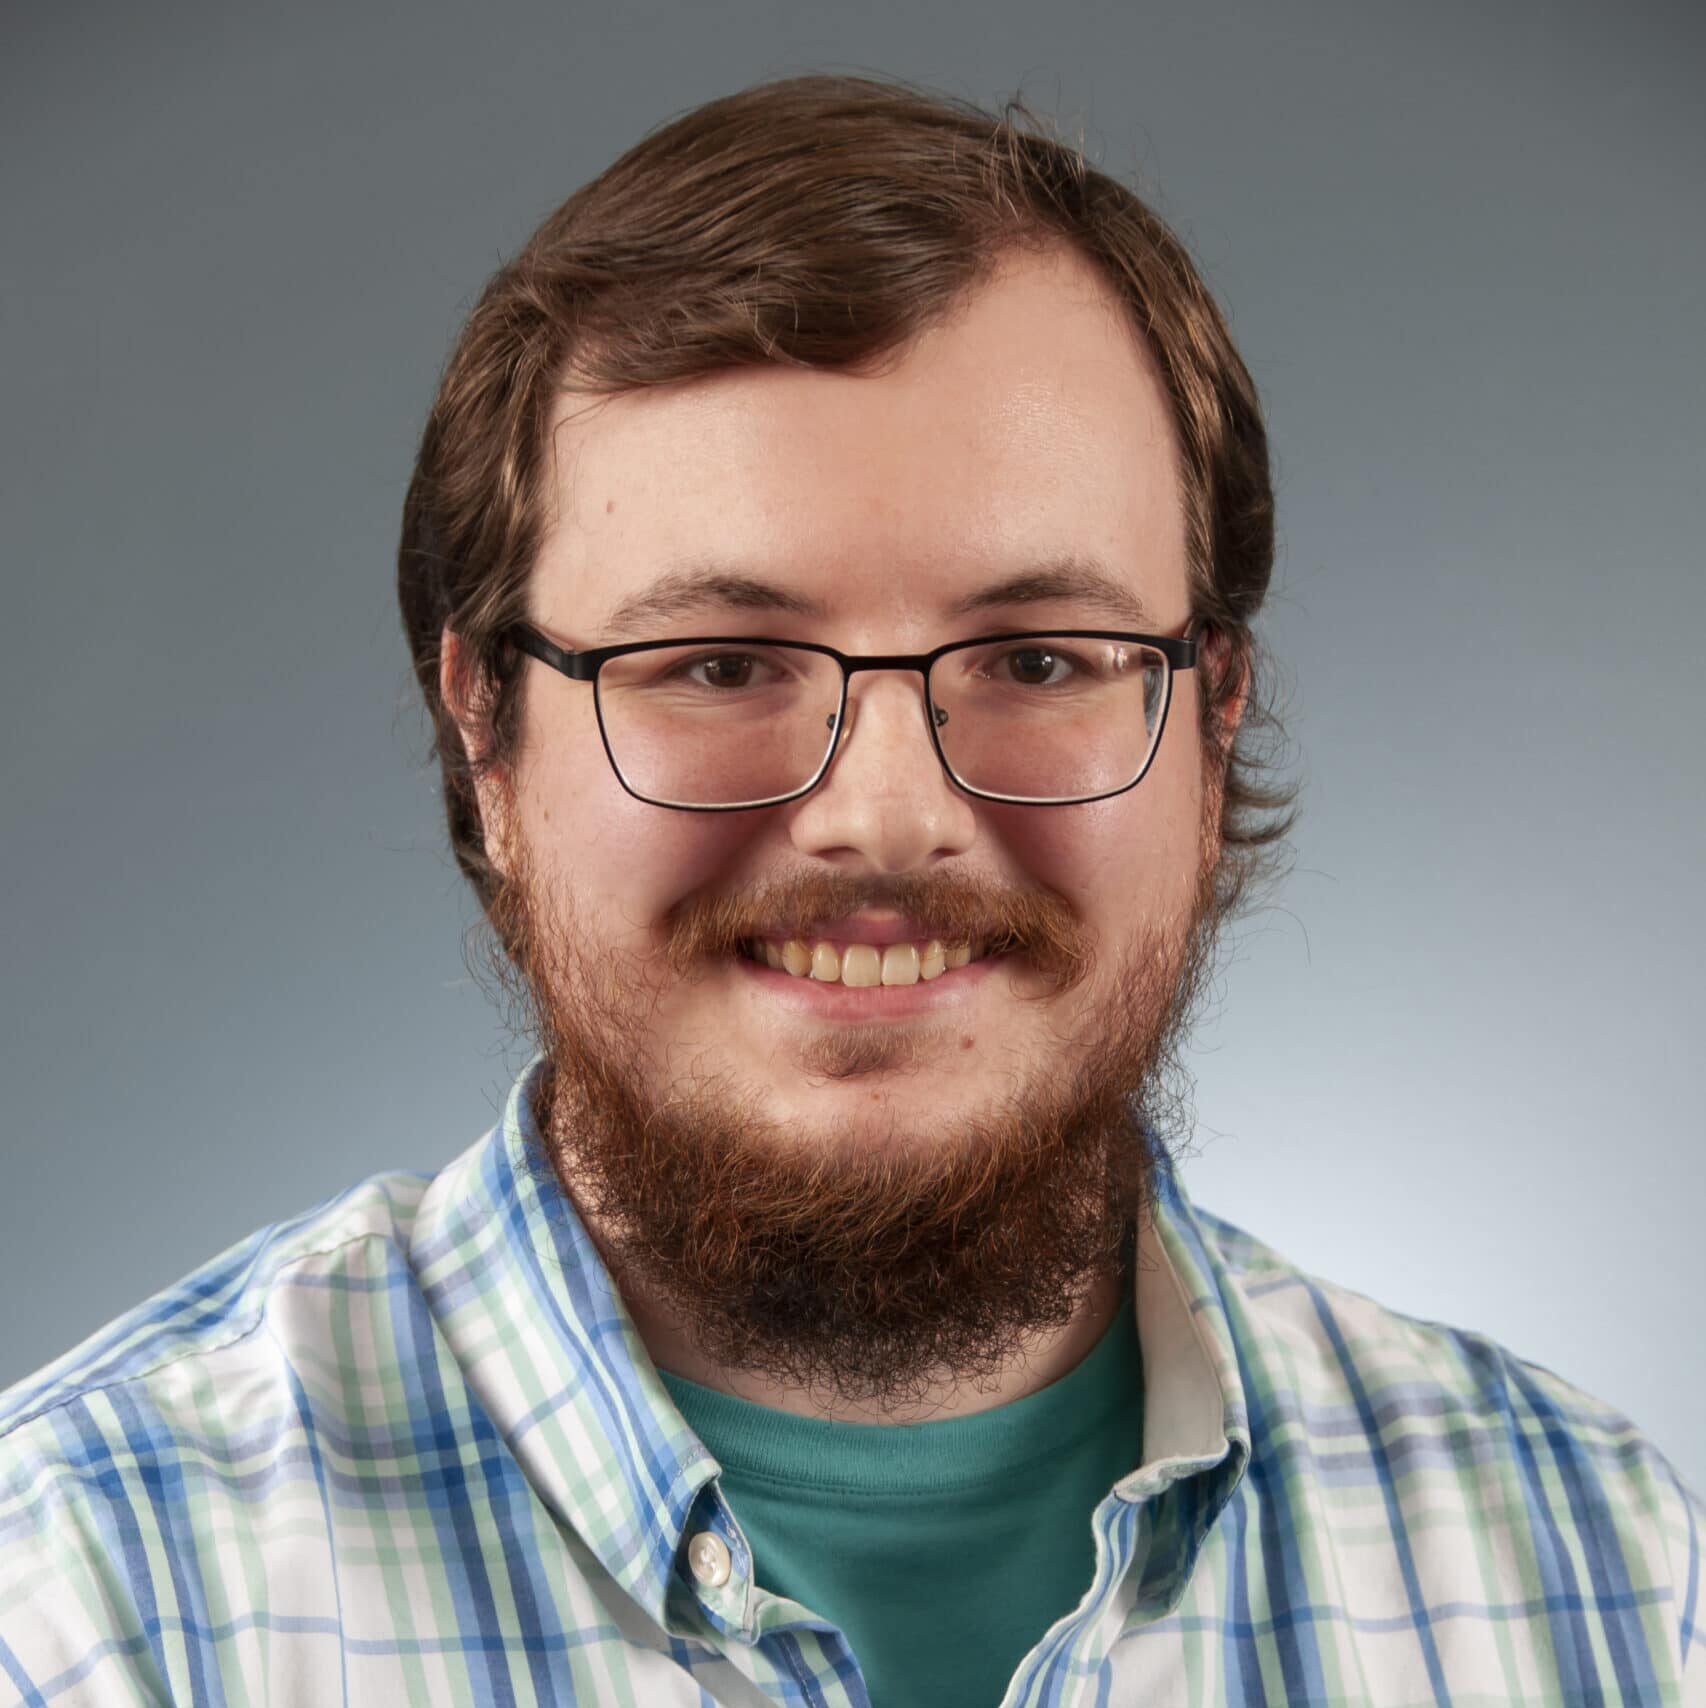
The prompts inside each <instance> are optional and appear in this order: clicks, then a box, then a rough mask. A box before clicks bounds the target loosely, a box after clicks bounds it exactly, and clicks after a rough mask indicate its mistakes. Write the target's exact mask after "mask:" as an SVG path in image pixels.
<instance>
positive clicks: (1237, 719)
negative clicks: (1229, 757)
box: [1203, 627, 1250, 752]
mask: <svg viewBox="0 0 1706 1708" xmlns="http://www.w3.org/2000/svg"><path fill="white" fill-rule="evenodd" d="M1203 648H1204V650H1205V651H1206V652H1207V653H1208V654H1209V657H1210V661H1211V667H1212V669H1213V671H1214V674H1215V675H1216V676H1217V677H1221V676H1224V675H1225V673H1226V669H1227V664H1228V660H1229V658H1230V656H1231V653H1232V637H1231V636H1230V635H1228V634H1227V633H1225V631H1224V630H1222V629H1219V628H1212V627H1211V628H1210V629H1209V630H1208V632H1207V634H1206V635H1205V636H1204V638H1203ZM1249 701H1250V659H1249V655H1248V654H1246V655H1245V657H1244V658H1243V660H1242V661H1241V663H1240V666H1239V670H1238V681H1237V685H1236V687H1235V688H1234V689H1233V690H1232V691H1231V692H1230V693H1229V694H1228V695H1227V696H1226V699H1225V701H1224V703H1223V704H1222V706H1221V708H1220V716H1219V720H1218V722H1219V730H1218V734H1219V738H1220V745H1221V750H1222V752H1230V751H1231V748H1232V743H1233V741H1234V739H1235V738H1236V737H1237V734H1238V729H1239V726H1240V725H1241V724H1242V723H1243V722H1244V709H1245V707H1246V706H1247V705H1248V704H1249Z"/></svg>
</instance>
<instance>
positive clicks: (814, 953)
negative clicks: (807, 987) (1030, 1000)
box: [740, 937, 986, 990]
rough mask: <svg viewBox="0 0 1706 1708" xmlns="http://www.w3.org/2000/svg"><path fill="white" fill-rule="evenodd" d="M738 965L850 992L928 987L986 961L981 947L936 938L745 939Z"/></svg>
mask: <svg viewBox="0 0 1706 1708" xmlns="http://www.w3.org/2000/svg"><path fill="white" fill-rule="evenodd" d="M740 954H741V956H742V958H743V959H745V960H748V961H751V962H753V963H755V964H756V965H758V966H762V967H768V968H769V969H770V970H771V971H772V972H778V973H782V974H784V975H785V976H787V977H788V978H793V979H804V980H811V981H815V982H816V983H818V984H840V985H846V986H849V987H851V988H853V989H856V990H858V989H866V990H869V989H875V988H877V987H879V986H884V985H887V986H894V985H912V984H931V983H934V982H935V981H936V980H937V979H939V978H943V977H945V976H946V975H947V974H948V973H951V972H956V971H958V970H959V969H960V968H962V967H966V966H970V965H971V964H972V963H973V962H976V961H982V960H983V959H985V956H986V945H985V944H983V943H981V942H975V941H971V942H964V941H962V942H958V943H945V942H943V941H942V939H941V938H939V937H930V938H924V939H913V940H901V941H899V942H892V943H863V942H846V941H838V940H837V939H835V938H831V937H818V938H807V937H748V938H746V939H745V940H743V941H742V943H741V945H740Z"/></svg>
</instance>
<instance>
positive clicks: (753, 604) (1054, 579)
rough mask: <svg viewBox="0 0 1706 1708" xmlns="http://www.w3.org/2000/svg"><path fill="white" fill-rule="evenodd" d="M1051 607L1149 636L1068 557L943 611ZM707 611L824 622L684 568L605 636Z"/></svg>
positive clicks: (803, 605) (720, 569)
mask: <svg viewBox="0 0 1706 1708" xmlns="http://www.w3.org/2000/svg"><path fill="white" fill-rule="evenodd" d="M1056 602H1068V603H1072V604H1077V605H1082V606H1088V607H1090V608H1091V609H1092V610H1095V611H1097V612H1099V613H1100V614H1101V615H1103V616H1105V617H1111V618H1113V619H1115V620H1116V621H1118V622H1121V623H1124V624H1129V625H1130V626H1131V627H1133V628H1137V629H1141V630H1144V631H1153V629H1154V628H1155V617H1154V614H1153V613H1152V612H1151V610H1150V608H1149V607H1148V605H1146V604H1145V603H1144V601H1143V599H1142V598H1141V597H1140V596H1139V595H1138V593H1137V592H1136V591H1135V590H1134V589H1132V588H1131V587H1128V586H1127V585H1126V583H1125V582H1124V581H1123V580H1122V579H1121V578H1120V577H1119V576H1117V575H1115V574H1114V573H1113V571H1112V570H1111V569H1109V568H1108V567H1107V566H1106V565H1104V564H1102V563H1100V562H1098V561H1097V560H1096V559H1094V558H1088V557H1084V556H1082V555H1080V554H1077V553H1065V554H1062V555H1061V556H1058V557H1054V558H1050V559H1048V560H1047V561H1045V562H1042V563H1037V564H1032V565H1030V566H1029V567H1028V568H1025V569H1021V570H1019V571H1017V572H1016V573H1014V574H1011V575H1007V576H1004V577H1002V578H1001V580H999V581H994V582H991V583H990V584H989V585H988V586H987V587H980V588H979V589H978V590H977V591H976V592H975V593H969V594H967V595H966V596H965V597H964V598H963V599H959V600H956V601H955V602H954V603H953V604H951V605H949V606H948V607H946V615H948V616H950V617H965V616H970V615H971V614H972V613H973V612H977V611H994V610H1000V609H1003V608H1011V607H1013V606H1019V605H1041V604H1048V603H1056ZM710 611H782V612H785V613H787V614H788V615H789V616H794V617H813V618H824V617H827V616H828V615H829V610H828V607H827V606H825V605H824V604H823V603H822V602H821V601H820V600H817V599H814V598H812V597H811V596H810V595H808V594H804V593H797V592H795V591H794V590H793V589H792V588H788V587H780V586H778V585H777V584H776V583H774V582H771V581H766V580H764V579H763V578H762V577H759V576H755V575H749V574H746V573H744V572H742V571H740V570H736V569H733V568H730V567H726V566H723V565H719V564H699V565H689V566H687V567H684V568H680V569H672V570H668V571H666V572H665V573H664V574H663V575H660V576H659V577H658V578H657V579H656V580H655V581H653V582H652V583H651V584H650V585H649V586H647V587H644V588H642V589H641V590H640V591H639V592H638V593H633V594H630V595H629V596H628V597H627V598H626V599H624V600H622V601H621V602H620V603H619V604H618V605H617V606H616V608H615V610H613V611H612V612H611V613H610V619H609V622H608V623H607V625H606V629H607V632H608V633H611V634H619V633H633V632H637V631H639V630H642V629H645V628H647V627H649V626H651V625H652V624H655V623H662V622H672V621H674V620H675V619H677V618H679V617H685V616H690V615H696V614H698V613H700V612H710Z"/></svg>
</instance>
